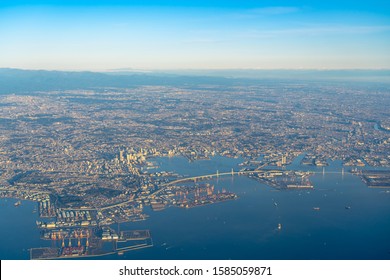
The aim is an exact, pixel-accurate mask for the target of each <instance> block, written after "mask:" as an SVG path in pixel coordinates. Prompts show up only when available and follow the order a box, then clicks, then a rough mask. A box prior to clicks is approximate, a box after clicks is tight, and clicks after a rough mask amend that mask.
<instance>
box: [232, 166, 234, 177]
mask: <svg viewBox="0 0 390 280" xmlns="http://www.w3.org/2000/svg"><path fill="white" fill-rule="evenodd" d="M233 176H234V170H233V168H232V177H233Z"/></svg>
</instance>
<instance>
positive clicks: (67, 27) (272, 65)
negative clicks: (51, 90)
mask: <svg viewBox="0 0 390 280" xmlns="http://www.w3.org/2000/svg"><path fill="white" fill-rule="evenodd" d="M126 2H127V1H118V0H117V1H22V0H20V1H3V2H2V4H0V36H1V37H2V38H3V40H2V41H3V42H5V43H3V44H1V45H0V61H1V62H0V68H2V67H10V68H22V69H47V70H93V71H106V70H112V69H121V68H126V69H127V68H130V69H138V70H139V69H141V70H164V69H168V70H174V69H176V70H177V69H388V68H390V54H389V52H388V49H390V17H389V14H390V12H389V4H386V3H383V1H370V2H368V1H361V2H359V3H353V2H351V1H343V2H342V3H337V2H335V1H330V2H329V1H328V2H327V3H311V2H310V1H305V0H302V1H294V2H286V1H262V2H261V3H260V4H259V3H257V2H258V1H246V2H245V3H239V2H237V1H197V2H196V3H195V2H193V1H187V2H185V3H181V2H180V1H169V3H167V1H146V2H145V1H132V4H128V3H126Z"/></svg>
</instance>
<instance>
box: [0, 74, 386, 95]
mask: <svg viewBox="0 0 390 280" xmlns="http://www.w3.org/2000/svg"><path fill="white" fill-rule="evenodd" d="M281 79H283V80H294V81H296V80H302V81H313V80H322V81H324V80H331V81H335V80H337V81H354V82H356V81H363V82H381V83H390V70H240V69H239V70H180V71H179V70H177V71H173V70H170V71H168V70H167V71H161V72H157V71H155V72H136V71H111V72H106V73H101V72H70V71H46V70H20V69H11V68H0V94H9V93H29V92H34V91H49V90H70V89H92V88H102V87H118V88H130V87H137V86H142V85H165V86H168V85H170V86H189V87H190V86H201V85H244V84H245V85H250V84H259V83H264V82H265V81H267V82H278V81H279V82H280V80H281Z"/></svg>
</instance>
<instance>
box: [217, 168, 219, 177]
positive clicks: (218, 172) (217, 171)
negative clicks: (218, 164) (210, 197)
mask: <svg viewBox="0 0 390 280" xmlns="http://www.w3.org/2000/svg"><path fill="white" fill-rule="evenodd" d="M218 177H219V172H218V170H217V178H218Z"/></svg>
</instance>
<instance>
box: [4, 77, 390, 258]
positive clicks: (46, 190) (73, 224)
mask: <svg viewBox="0 0 390 280" xmlns="http://www.w3.org/2000/svg"><path fill="white" fill-rule="evenodd" d="M389 104H390V95H389V92H388V88H386V87H381V86H379V85H375V84H363V83H362V84H359V83H358V84H343V83H328V82H322V83H320V82H318V83H316V82H310V83H309V82H307V83H304V82H292V81H290V82H268V83H266V82H264V84H259V85H249V86H223V85H208V84H204V85H199V86H185V85H183V86H139V87H132V88H103V87H102V88H95V89H88V90H61V91H42V92H27V93H24V94H13V93H9V94H3V95H0V131H1V134H0V174H1V177H0V180H1V181H0V196H1V197H12V198H17V199H20V200H24V199H27V200H34V201H37V202H38V204H39V208H38V209H37V211H39V215H40V216H41V217H42V218H50V219H49V220H42V221H40V222H37V225H38V227H40V228H41V229H42V232H43V233H42V234H43V235H42V236H43V238H46V239H51V240H60V243H62V246H61V247H62V249H61V252H60V253H59V252H58V251H57V250H54V251H53V249H47V250H45V251H39V250H38V251H35V252H34V251H32V252H34V253H32V258H54V257H58V256H76V255H83V254H85V253H86V247H91V248H94V249H93V250H95V251H90V252H89V254H90V255H94V254H97V255H99V254H102V252H103V251H102V250H103V249H101V245H98V244H97V243H98V240H104V239H106V240H124V241H126V240H142V241H145V240H146V241H145V242H144V243H142V242H141V243H139V244H138V243H137V244H135V245H132V247H131V246H130V247H125V248H126V249H129V248H143V247H147V246H151V245H152V243H151V241H150V234H149V232H147V231H145V232H123V231H122V232H115V231H114V230H112V229H111V228H109V227H108V226H109V225H111V224H113V223H120V222H125V221H136V220H142V219H146V218H147V215H146V214H145V213H144V211H143V207H145V206H151V207H152V209H153V210H156V211H157V210H162V209H164V208H166V207H169V206H176V207H184V208H189V207H195V206H200V205H204V204H208V203H217V202H223V201H227V200H232V199H237V195H236V194H234V193H231V192H229V191H226V190H216V189H215V188H214V186H213V185H212V184H210V183H209V182H204V181H202V179H207V178H209V177H205V178H202V176H199V177H198V178H183V177H182V176H181V175H180V174H174V173H172V172H166V171H159V172H157V171H155V170H153V167H154V166H153V158H156V157H175V156H183V157H185V158H187V159H188V160H189V161H196V160H199V159H208V158H210V157H212V156H215V155H221V156H225V157H234V158H242V165H241V168H240V169H237V170H231V174H232V175H236V174H237V175H246V176H249V177H250V178H254V179H257V180H259V181H261V182H263V183H266V184H268V185H270V186H272V187H275V188H312V187H313V186H312V185H311V184H310V181H309V179H308V178H309V176H310V174H309V173H308V172H287V171H283V170H282V171H278V170H279V169H277V167H281V166H285V165H288V164H289V163H291V161H292V160H293V159H294V158H296V157H297V156H298V155H301V154H305V156H304V158H303V159H302V162H301V163H302V164H305V165H314V166H325V165H327V161H328V160H342V162H343V165H344V166H345V167H346V168H347V167H348V166H350V167H351V170H355V171H353V172H356V173H357V175H359V176H361V178H362V180H363V181H364V182H365V183H366V184H367V185H368V186H372V187H390V177H389V175H388V174H389V173H388V172H383V171H382V172H380V171H376V170H371V171H366V172H364V171H363V172H361V171H360V172H358V171H356V169H353V167H354V168H356V167H363V166H366V165H368V166H371V167H376V168H379V169H380V168H382V167H389V166H390V153H389V151H390V111H389ZM259 158H261V160H259ZM263 167H268V168H269V169H263ZM270 167H275V169H272V168H270ZM216 172H217V173H216ZM214 173H216V174H214ZM210 174H214V175H210V177H211V176H221V175H222V174H218V171H216V170H210ZM278 176H283V178H288V179H284V180H280V179H278V178H277V177H278ZM286 180H287V181H288V182H289V183H288V184H287V183H284V185H283V184H282V183H281V182H282V181H283V182H286ZM19 203H20V202H19ZM16 206H17V204H16ZM140 234H141V235H142V237H139V235H140ZM67 239H69V245H70V246H66V244H65V243H66V240H67ZM71 239H74V240H78V246H76V245H74V246H73V245H72V244H71V241H70V240H71ZM81 239H84V241H82V242H84V244H81V243H82V242H81V243H80V240H81ZM94 242H95V243H94ZM92 244H95V245H94V246H92ZM82 245H83V246H82ZM126 249H123V248H122V249H118V248H116V249H115V250H116V251H115V252H118V253H120V252H123V251H125V250H126ZM103 253H104V252H103Z"/></svg>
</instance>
